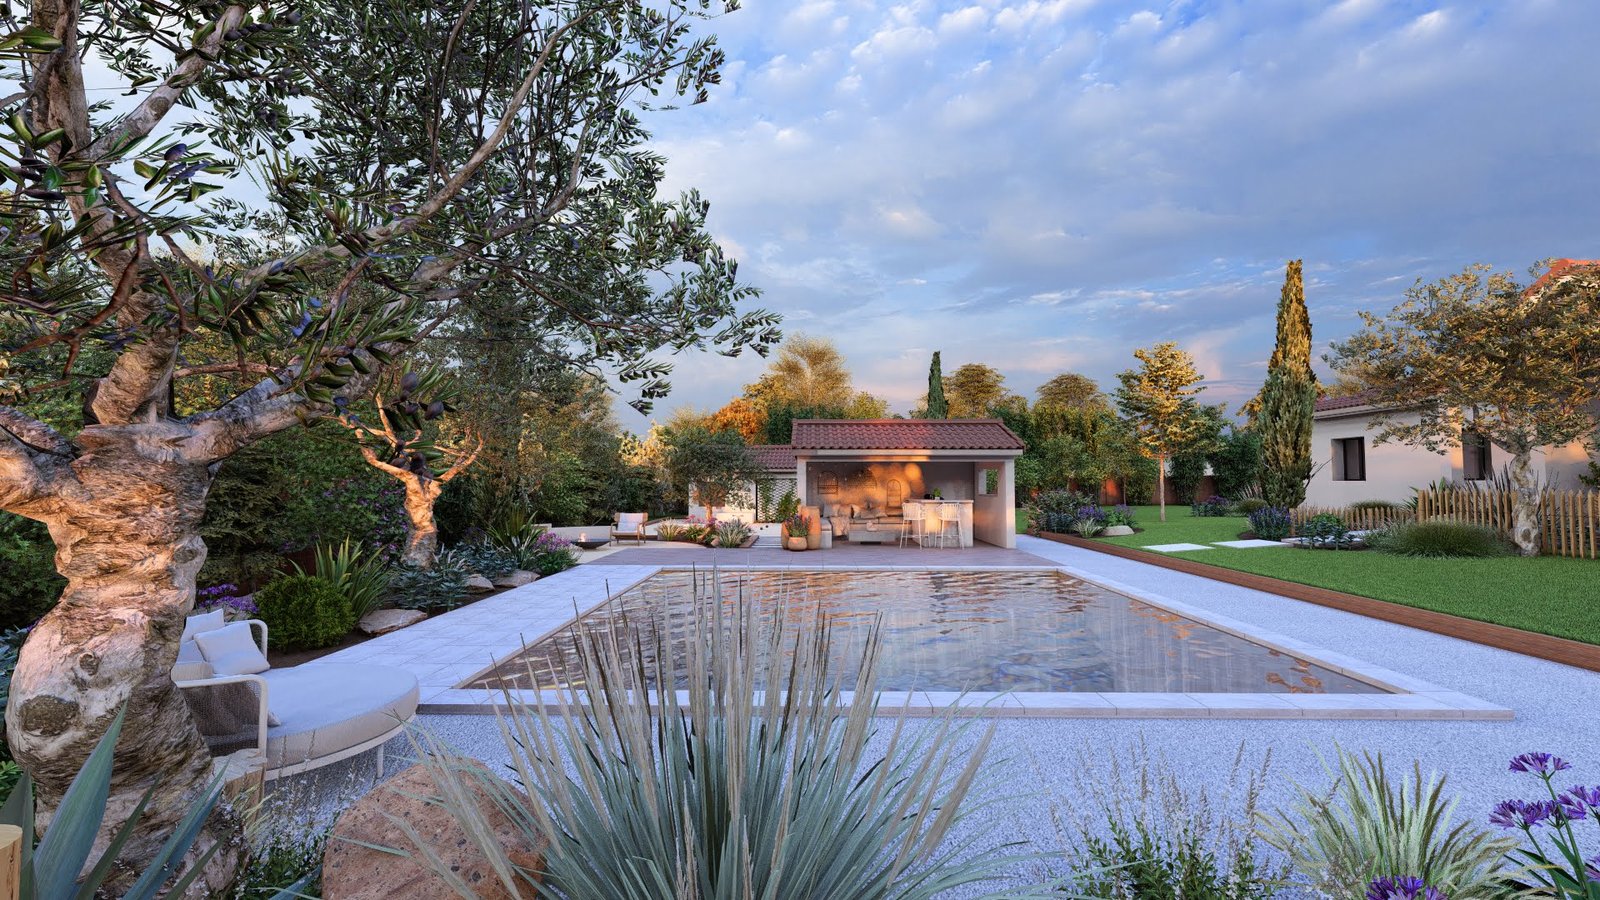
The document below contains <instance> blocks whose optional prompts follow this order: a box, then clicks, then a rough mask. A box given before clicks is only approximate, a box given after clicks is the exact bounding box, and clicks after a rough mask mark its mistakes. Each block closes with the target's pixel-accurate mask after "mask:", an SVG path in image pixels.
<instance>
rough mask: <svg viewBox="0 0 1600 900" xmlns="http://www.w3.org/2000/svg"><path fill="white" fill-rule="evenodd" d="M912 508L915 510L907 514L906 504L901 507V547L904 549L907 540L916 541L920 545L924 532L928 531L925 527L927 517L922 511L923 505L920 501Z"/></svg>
mask: <svg viewBox="0 0 1600 900" xmlns="http://www.w3.org/2000/svg"><path fill="white" fill-rule="evenodd" d="M911 509H912V510H913V512H912V514H911V515H910V516H907V515H906V508H905V506H901V507H900V516H901V521H900V547H901V548H902V549H904V548H905V545H906V541H916V542H917V544H918V545H919V546H920V545H921V544H922V537H923V534H924V532H925V531H926V529H925V528H923V524H924V523H925V522H926V521H927V519H926V517H925V514H924V513H923V511H922V505H921V504H920V503H919V504H915V505H913V506H912V507H911Z"/></svg>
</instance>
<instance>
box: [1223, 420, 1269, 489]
mask: <svg viewBox="0 0 1600 900" xmlns="http://www.w3.org/2000/svg"><path fill="white" fill-rule="evenodd" d="M1211 475H1212V477H1213V478H1215V479H1216V482H1217V493H1219V494H1223V495H1225V496H1228V497H1241V496H1243V495H1244V494H1245V492H1247V491H1250V490H1254V489H1256V487H1257V485H1258V484H1260V481H1261V438H1260V437H1259V436H1257V435H1256V434H1255V433H1254V432H1250V431H1231V432H1229V433H1228V434H1226V435H1224V436H1223V437H1222V439H1221V442H1220V443H1219V444H1218V445H1217V449H1216V450H1213V451H1212V453H1211Z"/></svg>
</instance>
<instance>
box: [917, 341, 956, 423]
mask: <svg viewBox="0 0 1600 900" xmlns="http://www.w3.org/2000/svg"><path fill="white" fill-rule="evenodd" d="M923 417H924V418H928V419H948V418H949V417H950V404H949V403H948V402H946V401H945V399H944V370H943V369H941V368H940V367H939V351H937V350H935V351H933V362H932V363H931V364H930V365H929V366H928V408H927V412H925V413H923Z"/></svg>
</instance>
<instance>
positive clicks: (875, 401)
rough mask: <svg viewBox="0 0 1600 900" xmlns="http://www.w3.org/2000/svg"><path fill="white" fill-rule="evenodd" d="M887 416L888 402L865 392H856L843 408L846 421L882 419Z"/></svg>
mask: <svg viewBox="0 0 1600 900" xmlns="http://www.w3.org/2000/svg"><path fill="white" fill-rule="evenodd" d="M888 415H889V401H887V400H885V399H883V398H882V397H879V396H876V395H875V394H871V393H868V392H867V391H856V393H855V396H853V397H851V398H850V403H849V404H848V405H847V406H845V408H844V417H845V418H846V419H882V418H886V417H887V416H888Z"/></svg>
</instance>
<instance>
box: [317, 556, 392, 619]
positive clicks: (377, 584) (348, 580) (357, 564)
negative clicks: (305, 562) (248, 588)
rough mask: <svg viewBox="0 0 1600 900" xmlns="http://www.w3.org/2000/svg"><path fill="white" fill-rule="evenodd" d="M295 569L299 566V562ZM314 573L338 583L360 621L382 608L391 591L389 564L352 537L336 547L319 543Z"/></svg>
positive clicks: (352, 611)
mask: <svg viewBox="0 0 1600 900" xmlns="http://www.w3.org/2000/svg"><path fill="white" fill-rule="evenodd" d="M295 568H296V569H297V570H299V569H300V567H299V566H298V565H296V566H295ZM313 572H314V574H316V576H317V577H318V578H323V579H326V580H327V581H329V582H330V583H332V584H335V585H338V587H339V592H340V593H342V594H344V596H345V599H346V600H348V601H350V611H351V613H352V614H353V615H354V616H355V620H356V621H357V622H360V621H361V619H362V617H363V616H365V615H366V614H367V613H370V612H372V611H374V610H377V609H382V608H383V603H384V600H385V599H386V598H387V595H388V592H389V567H388V565H387V564H386V563H385V561H384V560H383V559H382V558H381V557H379V556H378V555H376V554H374V553H373V552H372V551H370V550H368V549H366V548H365V547H362V546H361V545H360V544H358V543H355V542H354V541H351V540H350V539H349V538H345V539H344V540H343V541H342V542H340V544H339V546H337V547H334V546H331V545H328V544H319V545H318V546H317V554H316V563H315V568H314V570H313ZM300 574H302V575H304V574H306V573H305V572H304V571H301V572H300Z"/></svg>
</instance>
